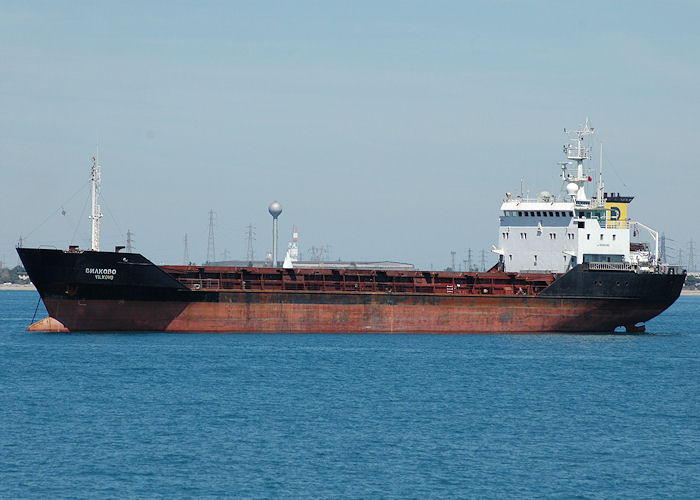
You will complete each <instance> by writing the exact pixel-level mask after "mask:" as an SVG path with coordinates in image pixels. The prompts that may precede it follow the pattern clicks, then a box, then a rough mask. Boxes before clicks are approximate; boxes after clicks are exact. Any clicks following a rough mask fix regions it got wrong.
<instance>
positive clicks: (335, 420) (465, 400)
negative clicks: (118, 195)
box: [0, 291, 700, 498]
mask: <svg viewBox="0 0 700 500" xmlns="http://www.w3.org/2000/svg"><path fill="white" fill-rule="evenodd" d="M37 297H38V296H37V294H36V293H35V292H10V291H4V292H0V353H1V356H2V361H1V363H0V497H3V498H22V497H41V498H54V497H90V498H96V497H168V498H181V497H194V496H197V497H200V496H203V497H216V496H227V497H232V496H236V497H239V496H243V497H317V498H320V497H323V498H325V497H443V498H444V497H488V498H494V497H496V498H498V497H534V496H537V497H540V496H545V497H577V498H611V497H624V498H654V497H673V498H691V497H695V498H698V496H700V297H681V298H680V299H679V300H678V302H677V303H676V304H675V305H674V306H673V307H672V308H671V309H669V310H668V311H666V312H665V313H664V314H662V315H661V316H660V317H658V318H656V319H655V320H652V321H651V322H649V323H648V325H647V329H648V331H650V332H652V333H650V334H645V335H619V336H615V335H592V336H585V335H523V336H516V335H491V336H487V335H465V336H431V335H418V336H389V335H362V336H360V335H358V336H352V335H332V336H331V335H329V336H325V335H301V336H292V335H287V336H285V335H209V334H202V335H179V334H159V333H149V334H111V333H106V334H105V333H101V334H65V335H64V334H40V333H28V332H25V331H24V330H25V328H26V327H27V325H28V324H29V323H30V321H31V318H32V315H33V313H34V309H35V307H36V303H37ZM45 314H46V313H45V311H44V310H43V307H40V308H39V312H38V313H37V318H41V317H44V316H45Z"/></svg>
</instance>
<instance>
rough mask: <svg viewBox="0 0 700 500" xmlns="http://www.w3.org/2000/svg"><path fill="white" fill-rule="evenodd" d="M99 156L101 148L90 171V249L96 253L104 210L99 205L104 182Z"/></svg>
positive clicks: (93, 160) (94, 157)
mask: <svg viewBox="0 0 700 500" xmlns="http://www.w3.org/2000/svg"><path fill="white" fill-rule="evenodd" d="M98 155H99V146H98V147H97V151H96V153H95V156H93V157H92V169H91V171H90V182H91V183H92V214H91V215H90V219H91V220H92V241H91V245H90V249H91V250H94V251H95V252H99V251H100V219H101V218H102V209H101V208H100V205H98V204H97V198H98V197H99V196H100V184H101V182H102V176H101V174H100V165H99V163H98V162H97V157H98Z"/></svg>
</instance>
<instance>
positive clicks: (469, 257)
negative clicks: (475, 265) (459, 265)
mask: <svg viewBox="0 0 700 500" xmlns="http://www.w3.org/2000/svg"><path fill="white" fill-rule="evenodd" d="M473 270H474V269H472V249H471V248H470V249H469V250H467V271H473Z"/></svg>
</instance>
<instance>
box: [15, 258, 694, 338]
mask: <svg viewBox="0 0 700 500" xmlns="http://www.w3.org/2000/svg"><path fill="white" fill-rule="evenodd" d="M18 251H19V253H20V257H21V258H22V260H23V262H24V263H25V267H26V269H27V272H28V273H29V275H30V277H31V278H32V281H33V282H34V283H35V284H36V285H37V289H38V290H39V293H40V294H41V297H42V299H43V301H44V304H45V306H46V309H47V311H48V312H49V316H50V318H49V319H47V320H42V321H40V322H38V323H35V324H34V325H32V326H31V327H30V329H31V330H35V331H36V330H42V331H167V332H231V333H451V334H462V333H528V332H590V333H597V332H611V331H613V330H615V329H616V328H618V327H625V328H626V329H627V330H628V331H638V325H639V323H643V322H645V321H648V320H649V319H651V318H653V317H654V316H656V315H658V314H659V313H660V312H662V311H663V310H664V309H666V308H667V307H668V306H670V305H671V304H672V303H673V302H674V301H675V300H676V298H677V297H678V295H679V294H680V290H681V288H682V286H683V282H684V279H685V277H684V276H682V275H675V276H673V275H661V274H646V275H644V274H637V273H631V272H598V271H590V272H589V271H588V270H586V268H584V267H582V266H578V267H577V268H576V269H574V270H572V271H570V272H569V273H566V274H564V275H545V274H543V275H536V276H532V275H528V276H522V275H516V274H509V273H503V272H499V271H497V270H493V271H492V272H487V273H461V274H460V273H432V272H431V273H428V272H415V273H400V272H399V273H394V274H392V273H374V272H372V273H369V274H368V273H366V272H361V271H351V270H348V271H347V273H343V272H340V273H339V272H337V271H331V270H320V271H319V270H315V271H308V272H307V271H303V272H295V271H289V270H281V269H255V268H205V267H201V268H189V267H184V266H180V267H174V266H171V267H159V266H156V265H154V264H152V263H151V262H150V261H148V260H147V259H145V258H143V257H142V256H140V255H138V254H118V253H115V252H112V253H109V252H84V253H75V254H72V253H70V252H61V251H57V250H40V249H19V250H18ZM95 276H99V278H96V277H95ZM110 276H112V278H109V277H110ZM107 278H109V279H107ZM263 278H264V279H263ZM256 280H257V281H256ZM252 287H255V288H257V289H253V290H250V289H248V288H252ZM401 287H402V289H403V290H404V291H397V290H399V289H400V288H401ZM363 289H370V290H371V291H362V290H363ZM406 289H412V290H418V289H421V290H427V291H426V292H425V293H418V292H407V291H405V290H406Z"/></svg>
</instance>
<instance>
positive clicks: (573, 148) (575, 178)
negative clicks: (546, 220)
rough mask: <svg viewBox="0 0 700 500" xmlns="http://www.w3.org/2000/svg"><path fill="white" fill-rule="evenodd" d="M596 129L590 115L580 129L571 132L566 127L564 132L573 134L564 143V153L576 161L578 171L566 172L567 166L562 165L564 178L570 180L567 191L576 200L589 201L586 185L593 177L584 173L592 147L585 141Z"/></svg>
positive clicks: (565, 180)
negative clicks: (591, 125) (590, 122)
mask: <svg viewBox="0 0 700 500" xmlns="http://www.w3.org/2000/svg"><path fill="white" fill-rule="evenodd" d="M594 130H595V129H594V128H593V127H590V126H589V125H588V117H586V123H585V124H583V125H582V126H581V127H580V128H579V129H578V130H576V131H574V132H569V131H567V130H566V129H564V133H566V134H569V135H571V136H572V138H571V140H570V142H569V144H565V145H564V153H566V157H567V159H569V160H574V161H575V162H576V173H575V174H573V175H572V174H571V173H567V172H566V167H565V166H564V165H562V180H563V181H564V182H568V184H567V186H566V191H567V193H568V194H569V195H571V196H572V197H574V199H575V200H576V201H588V199H587V198H586V190H585V185H586V182H590V181H592V180H593V179H591V178H590V177H588V176H587V175H584V174H583V161H584V160H590V159H591V148H590V147H585V146H584V145H583V141H584V139H585V138H586V136H588V135H591V134H593V131H594Z"/></svg>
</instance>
